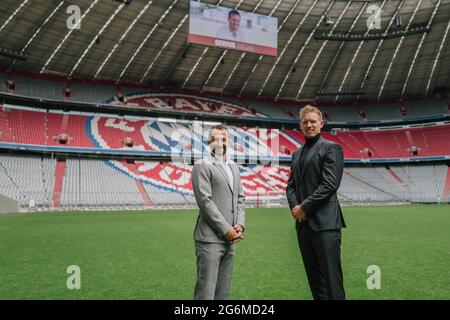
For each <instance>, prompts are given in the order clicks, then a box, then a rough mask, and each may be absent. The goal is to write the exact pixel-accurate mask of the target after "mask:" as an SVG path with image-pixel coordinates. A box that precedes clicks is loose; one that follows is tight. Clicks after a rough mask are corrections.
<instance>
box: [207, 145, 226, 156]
mask: <svg viewBox="0 0 450 320" xmlns="http://www.w3.org/2000/svg"><path fill="white" fill-rule="evenodd" d="M222 148H223V149H222V150H223V151H222V152H220V153H219V154H217V153H216V148H213V149H212V151H211V153H212V155H213V156H214V157H216V156H219V157H223V156H225V155H226V153H227V146H226V145H223V146H222Z"/></svg>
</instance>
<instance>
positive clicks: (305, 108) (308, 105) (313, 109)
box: [299, 104, 322, 120]
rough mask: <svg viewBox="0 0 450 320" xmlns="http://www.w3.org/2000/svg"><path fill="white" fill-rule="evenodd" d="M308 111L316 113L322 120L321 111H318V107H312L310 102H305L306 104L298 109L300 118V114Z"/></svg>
mask: <svg viewBox="0 0 450 320" xmlns="http://www.w3.org/2000/svg"><path fill="white" fill-rule="evenodd" d="M310 112H313V113H315V114H317V115H318V116H319V117H320V120H322V112H320V110H319V108H317V107H314V106H312V105H310V104H307V105H306V106H304V107H303V108H301V109H300V114H299V117H300V119H301V118H302V116H303V115H304V114H306V113H310Z"/></svg>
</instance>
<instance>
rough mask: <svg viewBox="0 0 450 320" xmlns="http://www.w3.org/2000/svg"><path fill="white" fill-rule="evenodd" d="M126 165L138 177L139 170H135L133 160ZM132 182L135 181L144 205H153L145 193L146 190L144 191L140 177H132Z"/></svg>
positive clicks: (149, 206)
mask: <svg viewBox="0 0 450 320" xmlns="http://www.w3.org/2000/svg"><path fill="white" fill-rule="evenodd" d="M127 167H128V168H130V169H131V171H132V172H133V173H134V175H135V176H136V177H139V172H138V170H137V167H136V164H135V163H134V161H132V162H127ZM134 182H135V183H136V188H137V189H138V191H139V194H140V195H141V198H142V201H143V202H144V205H145V207H146V208H151V207H152V206H153V203H152V200H150V197H149V196H148V194H147V191H145V188H144V185H143V184H142V180H141V179H139V178H138V179H134Z"/></svg>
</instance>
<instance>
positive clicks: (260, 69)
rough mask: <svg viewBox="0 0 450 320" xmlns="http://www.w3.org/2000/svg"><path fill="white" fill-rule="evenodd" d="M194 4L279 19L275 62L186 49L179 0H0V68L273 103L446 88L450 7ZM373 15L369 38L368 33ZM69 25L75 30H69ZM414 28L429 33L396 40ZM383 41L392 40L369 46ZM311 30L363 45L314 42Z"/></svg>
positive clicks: (274, 0) (312, 0)
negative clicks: (384, 36) (382, 36)
mask: <svg viewBox="0 0 450 320" xmlns="http://www.w3.org/2000/svg"><path fill="white" fill-rule="evenodd" d="M202 2H205V3H209V4H214V5H216V4H220V5H221V6H226V7H229V8H237V9H240V10H245V11H250V12H256V13H259V14H264V15H272V16H274V17H277V18H278V27H279V35H278V57H271V56H260V55H258V54H254V53H242V52H237V51H233V50H225V49H220V48H213V47H203V46H197V45H188V44H187V36H188V25H189V16H188V11H189V1H187V0H157V1H156V0H153V1H152V0H134V1H119V0H77V1H75V0H66V1H62V0H45V1H44V0H20V1H17V0H3V1H2V10H1V12H0V44H1V45H0V47H1V49H3V50H6V53H7V54H4V52H3V54H2V53H1V52H0V54H1V55H0V68H1V69H3V70H13V71H14V70H18V71H31V72H36V73H43V74H47V73H48V74H57V75H62V76H64V77H65V76H71V77H77V78H78V77H80V78H89V79H92V78H93V79H108V80H112V81H118V82H128V83H145V84H147V83H152V84H158V85H163V86H174V87H177V88H193V89H196V90H200V91H215V92H224V93H232V94H236V95H245V96H261V97H270V98H280V99H281V98H287V99H301V100H305V99H317V98H320V99H321V100H324V101H341V100H342V101H343V100H349V99H350V100H354V101H356V100H358V99H401V98H402V97H406V96H423V95H433V94H434V93H436V92H445V91H448V90H449V86H448V84H449V83H450V54H449V52H450V39H449V28H450V1H449V0H408V1H406V0H381V1H363V0H359V1H357V0H355V1H343V0H245V1H243V0H206V1H202ZM376 7H378V8H381V9H382V11H381V13H380V15H379V17H380V19H381V20H375V22H377V21H380V25H379V29H373V30H369V29H368V27H367V23H368V21H369V25H370V21H372V20H370V19H371V17H372V18H373V17H374V15H375V17H376V14H377V13H376V12H377V11H376V10H375V8H376ZM78 8H79V12H78V11H77V10H78ZM78 13H79V20H76V19H75V20H74V17H76V16H77V14H78ZM397 13H398V14H399V15H400V21H399V20H398V18H396V15H397ZM324 17H326V19H325V18H324ZM76 21H80V24H79V29H78V28H69V27H68V24H67V23H69V25H70V24H72V26H73V25H74V22H76ZM330 22H332V23H330ZM399 22H401V25H399ZM373 25H375V26H376V23H375V24H373ZM419 27H426V28H427V30H428V29H429V30H428V31H427V32H417V33H415V34H412V35H409V36H401V34H402V32H406V31H410V30H412V31H413V32H412V33H414V30H416V31H417V30H420V29H416V28H419ZM385 32H386V33H389V34H390V35H391V37H389V38H387V39H379V35H380V33H381V34H383V33H385ZM318 33H321V34H324V33H325V34H337V35H341V36H342V35H347V36H349V37H350V38H351V37H352V36H353V35H359V36H361V35H363V36H368V39H367V40H357V41H342V39H341V40H339V39H337V41H333V40H323V39H321V40H316V39H315V35H316V34H318ZM370 34H375V35H376V34H378V36H375V39H370ZM396 34H398V36H397V37H396V36H395V35H396ZM392 35H394V37H392ZM8 53H9V54H8ZM23 56H26V59H21V58H23Z"/></svg>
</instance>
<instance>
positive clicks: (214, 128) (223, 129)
mask: <svg viewBox="0 0 450 320" xmlns="http://www.w3.org/2000/svg"><path fill="white" fill-rule="evenodd" d="M213 130H219V131H226V132H227V133H228V129H227V127H225V126H224V125H223V124H221V123H220V124H215V125H213V126H212V127H211V128H210V129H209V137H208V144H209V143H211V138H212V131H213Z"/></svg>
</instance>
